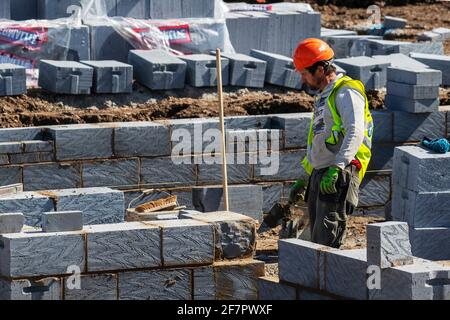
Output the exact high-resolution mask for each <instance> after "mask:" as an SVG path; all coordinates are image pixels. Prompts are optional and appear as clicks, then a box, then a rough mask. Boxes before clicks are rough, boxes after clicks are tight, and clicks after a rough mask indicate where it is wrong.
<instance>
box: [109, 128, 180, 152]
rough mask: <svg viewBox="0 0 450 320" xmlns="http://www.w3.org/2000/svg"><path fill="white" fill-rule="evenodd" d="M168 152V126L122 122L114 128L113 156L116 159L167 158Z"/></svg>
mask: <svg viewBox="0 0 450 320" xmlns="http://www.w3.org/2000/svg"><path fill="white" fill-rule="evenodd" d="M150 141H151V143H149V142H150ZM170 152H171V149H170V137H169V127H168V126H165V125H162V124H159V123H154V122H147V121H144V122H122V123H119V124H118V126H117V127H115V128H114V154H115V155H116V156H118V157H132V156H144V157H156V156H168V155H170Z"/></svg>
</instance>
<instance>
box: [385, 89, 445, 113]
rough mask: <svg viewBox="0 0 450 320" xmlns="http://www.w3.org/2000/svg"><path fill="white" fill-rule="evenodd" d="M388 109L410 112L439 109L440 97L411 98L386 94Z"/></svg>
mask: <svg viewBox="0 0 450 320" xmlns="http://www.w3.org/2000/svg"><path fill="white" fill-rule="evenodd" d="M384 105H385V107H386V109H388V110H392V111H405V112H409V113H429V112H437V111H438V110H439V98H437V97H435V98H433V99H409V98H405V97H400V96H395V95H392V94H390V93H389V94H388V95H386V97H385V99H384Z"/></svg>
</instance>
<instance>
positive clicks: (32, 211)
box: [0, 192, 54, 226]
mask: <svg viewBox="0 0 450 320" xmlns="http://www.w3.org/2000/svg"><path fill="white" fill-rule="evenodd" d="M52 210H54V204H53V201H52V199H50V198H49V197H48V196H45V195H41V194H39V193H37V192H21V193H17V194H13V195H9V196H3V197H2V198H0V212H22V213H23V215H24V217H25V224H26V225H29V226H39V225H40V222H41V215H42V213H44V212H49V211H52Z"/></svg>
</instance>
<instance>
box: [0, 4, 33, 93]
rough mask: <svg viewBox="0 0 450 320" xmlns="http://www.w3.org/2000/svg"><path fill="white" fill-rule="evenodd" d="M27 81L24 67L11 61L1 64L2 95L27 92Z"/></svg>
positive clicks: (0, 88)
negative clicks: (10, 62)
mask: <svg viewBox="0 0 450 320" xmlns="http://www.w3.org/2000/svg"><path fill="white" fill-rule="evenodd" d="M2 3H3V2H2ZM0 10H1V8H0ZM26 81H27V75H26V69H25V68H24V67H22V66H17V65H13V64H9V63H2V64H0V96H16V95H21V94H25V93H27V84H26Z"/></svg>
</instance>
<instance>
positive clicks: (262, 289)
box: [258, 277, 297, 300]
mask: <svg viewBox="0 0 450 320" xmlns="http://www.w3.org/2000/svg"><path fill="white" fill-rule="evenodd" d="M258 292H259V300H295V299H296V298H297V288H295V287H293V286H289V285H287V284H284V283H280V280H279V279H278V278H277V277H262V278H259V279H258Z"/></svg>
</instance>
